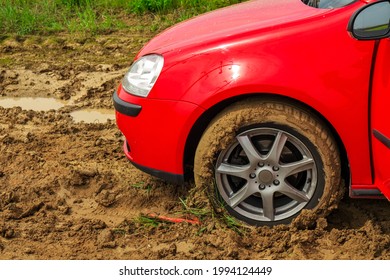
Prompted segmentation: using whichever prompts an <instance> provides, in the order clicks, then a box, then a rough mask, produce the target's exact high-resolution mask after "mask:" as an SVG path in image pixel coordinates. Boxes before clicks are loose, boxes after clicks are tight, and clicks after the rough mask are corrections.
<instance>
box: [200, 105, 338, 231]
mask: <svg viewBox="0 0 390 280" xmlns="http://www.w3.org/2000/svg"><path fill="white" fill-rule="evenodd" d="M194 162H195V164H194V177H195V185H196V189H197V190H203V189H205V190H206V191H207V194H208V196H209V198H210V200H211V202H212V204H213V205H214V207H215V208H217V209H220V208H221V206H222V208H224V209H225V210H227V211H228V213H230V214H231V215H232V216H234V217H235V218H237V219H238V220H240V221H243V222H245V223H248V224H250V225H258V226H262V225H268V226H273V225H277V224H289V223H291V222H292V220H293V219H294V218H296V217H297V216H298V215H299V214H300V213H301V212H302V210H303V209H313V210H314V211H312V212H314V213H315V217H316V218H317V217H323V216H326V215H327V214H328V213H329V211H330V209H332V208H334V206H335V205H337V203H338V201H339V199H340V197H341V195H339V193H341V190H340V180H341V178H340V177H341V174H340V173H341V171H340V170H341V167H340V156H339V152H338V149H337V145H336V142H335V140H334V138H333V136H332V133H331V132H330V131H329V129H328V128H327V126H326V125H325V124H324V123H323V122H322V121H321V120H320V119H319V118H317V117H316V116H315V115H314V114H312V113H308V112H307V111H306V110H304V109H303V108H300V107H299V106H295V105H291V104H289V103H283V102H280V101H272V100H268V99H267V100H264V99H260V98H259V99H249V100H246V101H243V102H239V103H236V104H234V105H232V106H230V107H229V108H227V109H225V110H224V111H222V112H221V113H220V114H219V115H218V116H217V117H216V118H215V119H214V120H213V121H212V122H211V123H210V125H209V126H208V128H207V129H206V131H205V132H204V134H203V136H202V138H201V140H200V142H199V145H198V147H197V150H196V155H195V161H194Z"/></svg>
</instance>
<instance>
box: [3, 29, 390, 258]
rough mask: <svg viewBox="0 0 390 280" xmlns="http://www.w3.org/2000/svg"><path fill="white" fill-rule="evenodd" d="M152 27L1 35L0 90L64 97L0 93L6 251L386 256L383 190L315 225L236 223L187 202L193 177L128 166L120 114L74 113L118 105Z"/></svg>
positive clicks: (21, 254) (347, 202)
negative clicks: (170, 178) (54, 103)
mask: <svg viewBox="0 0 390 280" xmlns="http://www.w3.org/2000/svg"><path fill="white" fill-rule="evenodd" d="M152 35H153V34H143V33H142V31H140V32H138V33H133V34H119V33H113V34H110V35H104V36H99V37H96V38H90V37H75V36H70V35H61V36H56V37H34V36H32V37H23V38H19V37H16V38H2V39H1V41H0V96H2V97H3V98H4V97H45V98H48V97H49V98H52V99H54V100H58V101H61V102H63V104H64V106H62V107H61V108H59V109H56V110H49V111H34V110H23V109H22V108H20V107H13V108H4V106H2V102H4V100H2V99H0V258H1V259H390V235H389V234H390V220H389V217H390V207H389V203H388V202H387V201H384V200H381V201H375V200H351V199H349V198H347V197H345V198H344V199H343V200H342V201H341V203H340V205H339V208H338V209H336V210H334V211H333V212H332V213H331V214H330V215H329V216H328V217H327V218H326V219H319V220H317V222H316V223H315V225H314V226H312V227H310V228H305V227H302V226H300V225H299V223H295V224H294V225H291V226H276V227H273V228H267V227H262V228H250V227H246V226H241V227H240V226H237V225H234V224H232V223H231V222H230V221H229V219H227V218H226V217H225V218H224V217H219V216H218V215H217V216H215V215H212V214H211V212H210V209H207V208H203V209H199V208H196V207H195V206H194V205H192V204H191V203H190V202H189V200H188V199H187V197H189V194H190V193H191V184H188V185H185V186H173V185H169V184H167V183H165V182H163V181H160V180H158V179H155V178H152V177H150V176H148V175H146V174H144V173H142V172H140V171H138V170H136V169H135V168H133V167H132V166H131V164H130V163H129V162H128V161H127V159H126V158H125V156H124V155H123V153H122V141H123V139H122V136H121V134H120V133H119V131H118V129H117V128H116V125H115V121H113V120H107V121H100V122H93V123H87V122H76V121H75V120H74V119H73V118H72V116H71V114H70V113H71V112H73V111H75V110H78V109H80V108H88V109H91V110H98V109H109V110H113V106H112V102H111V96H112V93H113V90H114V89H115V87H116V86H117V85H118V83H119V81H120V79H121V77H122V75H123V74H124V73H125V71H126V69H127V67H128V66H129V64H130V61H131V59H132V58H133V57H134V55H135V52H136V51H137V50H138V49H139V48H140V47H141V46H142V44H143V43H144V42H145V41H146V40H148V39H149V38H150V37H151V36H152ZM3 105H4V103H3ZM191 207H192V208H191ZM150 213H155V214H158V215H165V216H168V217H184V218H189V219H194V218H195V216H196V217H197V218H199V219H200V224H199V225H196V224H195V225H193V224H189V223H170V222H161V221H156V220H153V219H148V218H147V216H148V214H150ZM194 215H195V216H194Z"/></svg>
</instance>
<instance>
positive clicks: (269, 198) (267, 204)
mask: <svg viewBox="0 0 390 280" xmlns="http://www.w3.org/2000/svg"><path fill="white" fill-rule="evenodd" d="M261 199H262V201H263V213H264V217H265V218H268V219H269V220H270V221H273V220H274V219H275V209H274V192H263V193H262V194H261Z"/></svg>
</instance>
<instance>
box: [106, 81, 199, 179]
mask: <svg viewBox="0 0 390 280" xmlns="http://www.w3.org/2000/svg"><path fill="white" fill-rule="evenodd" d="M113 103H114V107H115V110H116V122H117V126H118V128H119V130H120V131H121V132H122V134H123V135H124V136H125V138H126V140H125V144H124V151H125V154H126V156H127V157H128V159H129V160H130V161H131V162H132V163H133V165H134V166H135V167H137V168H138V169H140V170H142V171H144V172H146V173H149V174H151V175H153V176H156V177H159V178H162V179H164V180H166V181H169V182H173V183H183V182H184V162H183V161H184V160H183V159H184V151H185V146H186V142H187V137H188V134H189V133H190V130H191V128H192V126H193V124H194V123H195V121H196V119H197V117H198V116H199V115H200V114H201V113H202V112H203V109H201V108H200V107H199V106H197V105H195V104H192V103H188V102H183V101H175V100H160V99H149V98H140V97H135V96H132V95H129V94H128V93H126V92H125V91H124V90H123V89H122V88H121V87H119V89H118V91H117V92H115V93H114V95H113Z"/></svg>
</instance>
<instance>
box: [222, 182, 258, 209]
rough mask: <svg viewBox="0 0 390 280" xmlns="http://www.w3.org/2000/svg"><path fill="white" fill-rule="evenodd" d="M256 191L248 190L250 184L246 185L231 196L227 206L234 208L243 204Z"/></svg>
mask: <svg viewBox="0 0 390 280" xmlns="http://www.w3.org/2000/svg"><path fill="white" fill-rule="evenodd" d="M255 192H256V191H253V190H252V189H251V188H250V184H249V183H246V184H245V186H243V187H242V188H241V189H240V190H239V191H238V192H236V193H235V194H233V195H232V196H231V197H230V199H229V206H230V207H232V208H234V207H236V206H237V205H239V204H240V203H241V202H243V201H244V200H245V199H247V198H248V197H250V196H251V195H253V194H254V193H255Z"/></svg>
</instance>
